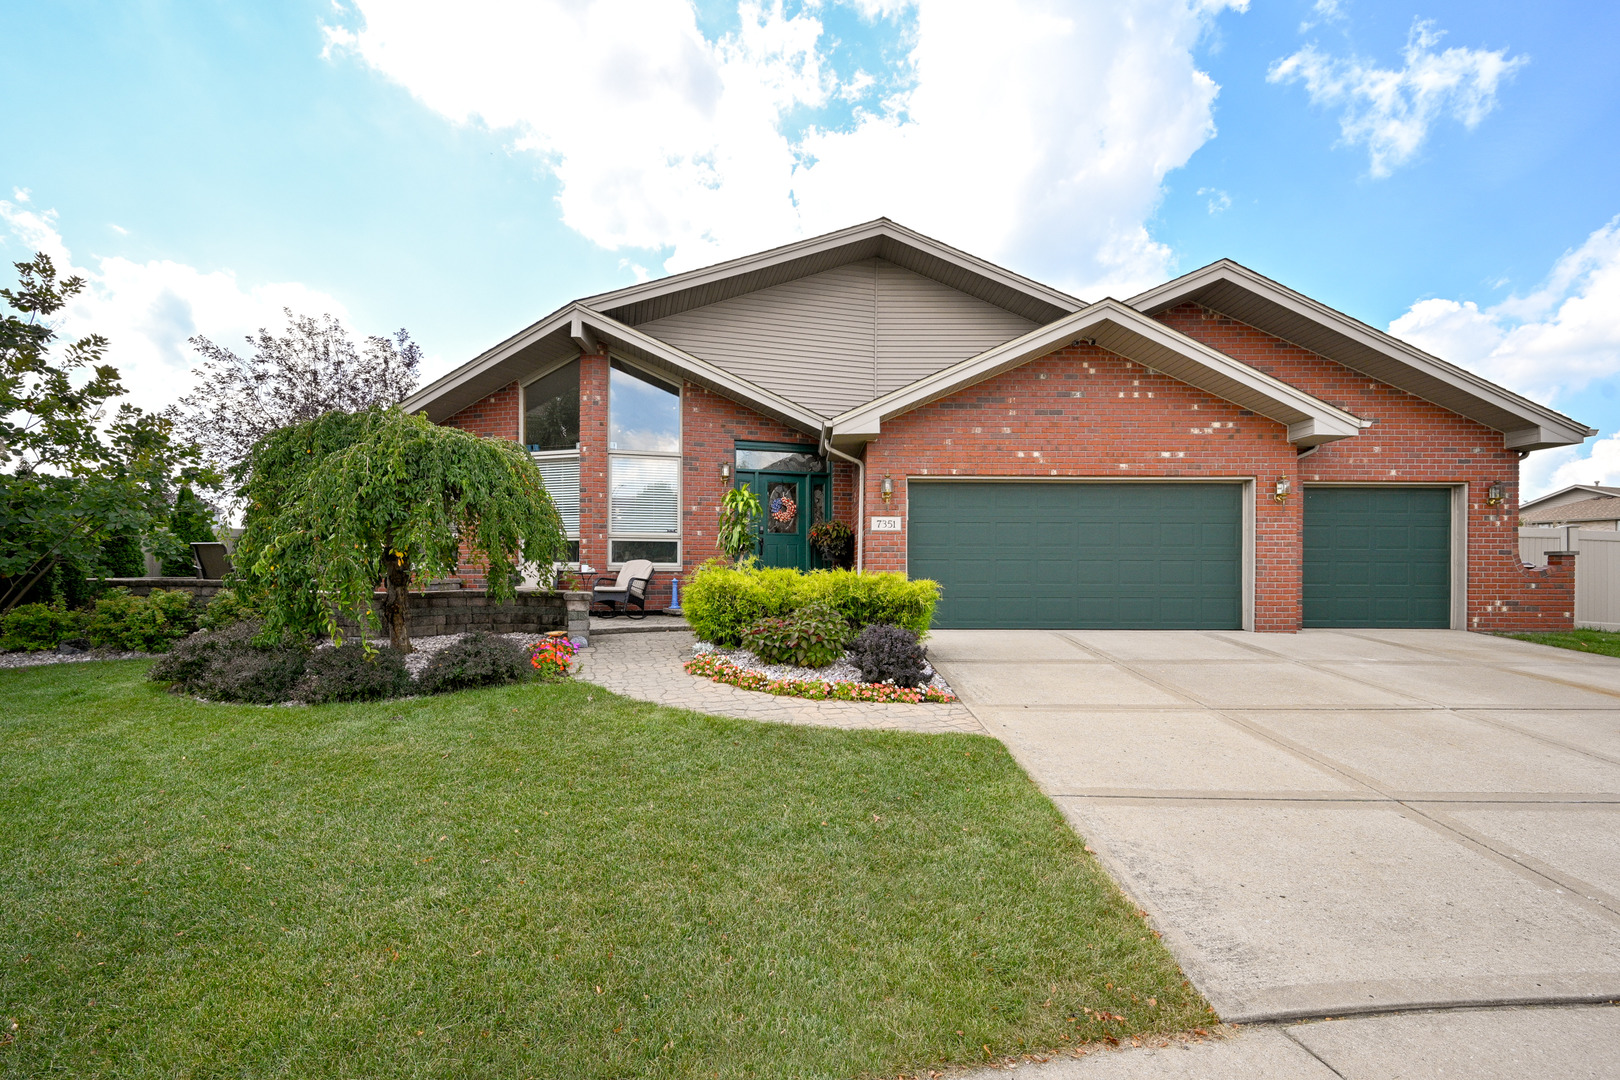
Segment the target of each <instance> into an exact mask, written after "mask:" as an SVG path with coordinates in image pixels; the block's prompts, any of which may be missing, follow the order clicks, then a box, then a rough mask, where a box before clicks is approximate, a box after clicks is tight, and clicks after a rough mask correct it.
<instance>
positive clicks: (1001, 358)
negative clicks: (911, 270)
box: [832, 299, 1363, 446]
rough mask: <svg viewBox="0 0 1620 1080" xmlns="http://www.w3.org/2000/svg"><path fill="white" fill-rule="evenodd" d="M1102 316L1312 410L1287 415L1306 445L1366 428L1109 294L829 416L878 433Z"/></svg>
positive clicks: (851, 431) (837, 429)
mask: <svg viewBox="0 0 1620 1080" xmlns="http://www.w3.org/2000/svg"><path fill="white" fill-rule="evenodd" d="M1105 322H1112V323H1114V324H1116V325H1118V326H1120V327H1122V328H1124V329H1126V330H1129V331H1131V332H1132V333H1134V334H1137V335H1139V336H1141V337H1143V338H1146V339H1148V340H1149V341H1151V342H1153V343H1155V344H1157V345H1161V346H1163V347H1165V348H1168V349H1171V350H1173V351H1175V352H1177V353H1180V354H1181V355H1183V356H1185V357H1187V358H1188V359H1190V360H1192V361H1194V362H1195V363H1197V364H1199V365H1201V366H1203V367H1205V368H1208V369H1209V370H1211V371H1212V372H1216V373H1218V374H1220V375H1222V376H1224V377H1225V378H1228V379H1231V380H1232V381H1234V382H1237V383H1240V384H1242V385H1244V386H1246V387H1248V388H1249V389H1251V390H1255V391H1257V392H1258V393H1260V394H1261V395H1262V396H1264V397H1266V398H1267V399H1269V400H1271V401H1273V402H1275V403H1277V404H1278V405H1279V406H1285V407H1286V408H1284V409H1280V410H1279V411H1284V412H1287V411H1292V412H1293V413H1294V414H1296V415H1297V414H1299V413H1304V414H1305V415H1306V416H1307V417H1308V419H1307V420H1305V421H1297V420H1296V421H1289V420H1285V421H1284V422H1285V423H1289V424H1290V430H1289V440H1290V441H1296V440H1295V436H1294V430H1295V429H1296V428H1297V429H1298V431H1299V440H1300V441H1302V445H1309V446H1315V445H1319V444H1321V443H1324V442H1331V441H1333V440H1335V439H1344V438H1349V437H1351V436H1353V435H1356V434H1358V433H1360V431H1361V430H1362V427H1363V423H1362V421H1361V419H1360V418H1359V417H1356V416H1353V415H1352V414H1350V413H1348V412H1345V411H1344V410H1343V409H1340V408H1336V407H1335V406H1333V405H1329V404H1328V403H1327V402H1325V401H1322V400H1321V399H1320V398H1316V397H1312V396H1311V395H1310V394H1307V393H1305V392H1304V391H1303V390H1300V389H1299V388H1298V387H1294V386H1290V385H1288V384H1287V383H1285V382H1283V381H1282V380H1280V379H1275V378H1273V377H1272V376H1270V375H1267V374H1266V373H1265V372H1263V371H1258V370H1256V369H1254V368H1251V367H1249V366H1248V365H1247V364H1244V363H1240V362H1239V361H1237V360H1234V359H1232V358H1231V357H1230V356H1227V355H1226V354H1225V353H1222V352H1219V351H1217V350H1215V349H1212V348H1210V347H1209V346H1208V345H1205V344H1204V343H1203V342H1201V341H1196V340H1194V339H1193V338H1190V337H1188V336H1187V335H1185V334H1183V333H1180V332H1179V331H1176V330H1172V329H1171V328H1170V327H1168V326H1165V325H1164V324H1163V323H1161V322H1159V321H1158V320H1157V319H1151V318H1149V317H1148V316H1146V315H1143V314H1142V313H1141V312H1139V311H1137V310H1136V309H1135V308H1132V307H1128V306H1127V305H1125V304H1123V303H1121V302H1120V301H1118V300H1113V299H1108V300H1102V301H1099V302H1098V303H1095V304H1092V305H1090V306H1089V307H1086V308H1083V309H1082V310H1080V311H1077V312H1075V313H1074V314H1073V315H1070V316H1067V317H1066V318H1062V319H1059V320H1057V321H1056V322H1053V323H1048V324H1047V325H1046V326H1042V327H1038V328H1036V329H1034V330H1031V331H1030V332H1029V333H1027V334H1025V335H1023V336H1022V337H1017V338H1014V339H1013V340H1011V341H1009V342H1006V343H1004V344H1001V345H997V346H995V347H994V348H991V349H986V350H985V351H984V352H982V353H979V354H978V355H977V356H971V357H969V358H968V359H966V360H963V361H961V362H960V363H957V364H953V365H952V366H951V367H948V368H945V369H944V370H942V371H938V372H935V373H934V374H932V375H928V376H925V377H924V378H921V379H918V380H917V381H916V382H913V383H909V384H908V385H906V386H902V387H900V388H899V389H897V390H893V391H891V392H889V393H887V394H885V395H883V396H882V397H879V398H876V399H874V400H872V401H869V402H867V403H866V404H864V405H859V406H856V407H855V408H853V409H850V410H848V411H847V412H844V413H841V414H840V415H838V416H835V417H833V419H832V437H833V438H835V439H845V438H860V437H862V436H864V437H866V438H875V437H876V436H877V434H878V433H879V431H881V429H882V422H883V421H884V420H888V419H890V418H891V417H894V416H898V415H900V414H901V413H904V412H909V411H911V410H912V409H915V408H917V407H918V406H921V405H926V404H927V403H928V402H930V401H934V400H937V399H939V398H942V397H946V396H948V395H950V394H953V393H955V392H956V391H958V390H960V389H962V388H963V387H965V386H971V385H973V384H974V383H977V382H983V381H984V380H985V379H989V378H992V377H994V376H996V375H999V374H1001V373H1002V372H1004V371H1010V370H1012V369H1013V368H1016V367H1018V366H1020V365H1022V364H1026V363H1028V362H1029V361H1031V360H1035V359H1038V358H1040V357H1042V356H1045V355H1046V354H1047V353H1049V352H1052V351H1053V350H1055V349H1057V348H1059V347H1061V345H1062V344H1063V342H1065V341H1068V340H1072V339H1073V338H1076V337H1085V336H1087V331H1089V330H1091V329H1092V328H1094V327H1096V326H1098V325H1100V324H1102V323H1105ZM1272 419H1278V418H1277V417H1272Z"/></svg>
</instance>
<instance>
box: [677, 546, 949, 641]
mask: <svg viewBox="0 0 1620 1080" xmlns="http://www.w3.org/2000/svg"><path fill="white" fill-rule="evenodd" d="M818 602H819V603H825V604H828V605H830V606H831V607H832V608H833V609H835V610H836V611H837V612H838V613H839V614H841V615H842V616H843V617H844V619H845V620H846V621H847V622H848V623H849V624H850V626H851V627H854V628H856V629H859V628H861V627H865V626H869V625H871V624H873V623H889V624H892V625H895V626H903V627H905V628H906V629H908V630H910V631H911V632H912V633H914V634H916V635H917V636H919V637H921V636H922V635H924V634H926V633H927V632H928V627H929V624H930V623H932V622H933V619H934V608H935V606H936V605H937V604H938V603H939V583H938V582H936V581H930V580H928V579H927V578H919V579H917V580H911V579H909V578H907V577H906V576H905V575H904V574H898V573H888V572H862V573H857V572H856V571H853V570H814V571H811V572H810V573H808V574H802V573H800V572H799V571H797V570H789V569H782V568H770V569H762V568H760V567H759V566H757V565H754V564H752V563H744V564H742V565H739V566H733V565H731V564H730V563H727V562H724V561H722V560H719V559H711V560H709V561H708V562H706V563H704V564H703V565H702V566H700V567H698V568H697V570H696V571H694V572H693V574H692V576H691V577H690V578H689V579H688V580H687V582H686V584H685V585H684V587H683V588H682V590H681V604H682V608H683V610H684V611H685V612H686V621H687V622H688V623H689V624H691V627H692V632H693V633H694V634H696V635H697V636H698V638H699V639H700V640H703V641H708V642H712V643H713V644H716V645H732V646H735V645H741V644H742V642H743V634H744V632H745V631H746V630H747V629H748V628H749V627H751V626H753V625H754V624H755V623H757V622H759V621H760V620H761V619H768V618H776V617H780V616H783V615H788V614H791V613H793V612H795V611H798V610H800V609H801V608H804V607H807V606H809V605H810V604H814V603H818Z"/></svg>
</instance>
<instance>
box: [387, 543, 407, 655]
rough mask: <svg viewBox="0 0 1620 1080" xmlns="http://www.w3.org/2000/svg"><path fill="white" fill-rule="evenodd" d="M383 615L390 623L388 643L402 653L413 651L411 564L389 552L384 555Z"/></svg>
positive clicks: (404, 558)
mask: <svg viewBox="0 0 1620 1080" xmlns="http://www.w3.org/2000/svg"><path fill="white" fill-rule="evenodd" d="M383 573H384V577H383V589H384V590H385V591H384V593H383V606H382V607H383V615H384V616H385V617H386V619H387V622H388V643H389V644H390V645H392V646H393V647H394V648H395V649H396V650H398V651H399V652H402V653H408V652H410V651H411V588H410V587H411V564H410V560H409V559H408V558H406V557H404V556H399V555H395V554H394V553H393V551H392V550H389V551H388V552H386V553H385V554H384V555H383Z"/></svg>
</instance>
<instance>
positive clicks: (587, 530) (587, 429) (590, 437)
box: [579, 353, 608, 570]
mask: <svg viewBox="0 0 1620 1080" xmlns="http://www.w3.org/2000/svg"><path fill="white" fill-rule="evenodd" d="M579 557H580V559H581V560H582V561H584V562H587V563H590V564H591V565H592V566H594V567H596V568H597V569H598V570H600V569H602V568H604V567H606V566H607V562H608V358H607V354H606V353H601V354H598V355H595V356H581V357H580V358H579Z"/></svg>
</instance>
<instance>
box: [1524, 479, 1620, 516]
mask: <svg viewBox="0 0 1620 1080" xmlns="http://www.w3.org/2000/svg"><path fill="white" fill-rule="evenodd" d="M1572 491H1592V492H1596V493H1597V494H1598V495H1599V496H1608V495H1616V496H1620V487H1608V486H1606V485H1604V484H1571V485H1569V486H1568V487H1563V488H1559V489H1558V490H1557V491H1549V492H1547V494H1545V495H1538V496H1536V497H1535V498H1534V499H1531V500H1529V501H1528V502H1523V503H1520V504H1519V510H1520V512H1521V513H1522V512H1523V511H1525V510H1530V509H1533V508H1535V507H1537V506H1540V505H1541V504H1542V503H1544V502H1546V501H1547V500H1548V499H1556V498H1558V496H1560V495H1568V494H1569V493H1570V492H1572ZM1563 505H1565V506H1573V505H1574V504H1573V503H1565V504H1563Z"/></svg>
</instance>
